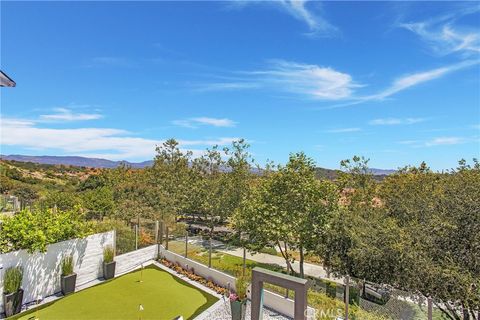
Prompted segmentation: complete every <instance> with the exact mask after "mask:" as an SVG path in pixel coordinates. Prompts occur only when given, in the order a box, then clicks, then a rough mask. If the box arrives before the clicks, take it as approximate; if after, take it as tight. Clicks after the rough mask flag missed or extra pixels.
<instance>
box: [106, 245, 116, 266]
mask: <svg viewBox="0 0 480 320" xmlns="http://www.w3.org/2000/svg"><path fill="white" fill-rule="evenodd" d="M114 257H115V250H114V249H113V247H112V246H106V247H105V248H103V262H105V263H110V262H113V258H114Z"/></svg>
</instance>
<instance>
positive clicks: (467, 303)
mask: <svg viewBox="0 0 480 320" xmlns="http://www.w3.org/2000/svg"><path fill="white" fill-rule="evenodd" d="M356 159H357V161H354V163H356V164H355V166H353V167H352V166H350V167H348V168H349V170H352V171H353V173H352V175H350V176H349V175H348V172H347V173H345V176H344V180H342V183H343V186H344V187H345V188H346V189H347V188H348V192H344V195H343V198H342V202H343V205H342V208H341V210H340V211H339V212H338V214H336V215H334V216H333V219H332V221H331V223H330V227H329V229H328V232H327V237H326V238H327V241H326V244H325V246H324V247H322V250H320V254H321V256H322V258H323V261H324V262H325V264H326V265H327V266H328V267H330V268H331V270H332V271H333V272H334V273H336V274H341V275H344V274H349V275H351V276H354V277H357V278H361V279H366V280H369V281H373V282H377V283H385V284H389V285H392V286H394V287H398V288H400V289H404V290H407V291H410V292H416V293H419V294H422V295H424V296H430V297H432V298H433V300H434V303H435V304H436V306H437V307H438V308H439V309H441V310H442V311H443V312H444V313H445V314H448V316H449V317H450V318H452V319H460V315H464V316H465V317H467V315H470V317H473V315H474V314H475V312H476V310H478V309H480V294H479V288H480V255H479V254H478V252H479V248H480V236H479V232H478V230H480V219H479V217H480V205H479V203H480V201H479V200H480V166H479V164H478V162H477V161H476V160H474V165H473V166H469V165H467V164H466V162H465V161H461V162H460V164H459V167H458V168H457V169H454V170H451V171H449V172H447V173H435V172H432V171H431V170H430V169H429V168H428V167H427V166H426V164H425V163H422V164H421V165H420V166H419V167H407V168H404V169H402V170H400V171H399V172H397V173H395V174H393V175H390V176H388V177H387V178H385V180H384V181H383V182H382V183H381V184H377V183H375V182H373V181H372V180H371V177H370V175H369V174H368V170H367V167H366V163H365V162H362V160H361V159H360V158H356ZM346 189H344V191H345V190H346Z"/></svg>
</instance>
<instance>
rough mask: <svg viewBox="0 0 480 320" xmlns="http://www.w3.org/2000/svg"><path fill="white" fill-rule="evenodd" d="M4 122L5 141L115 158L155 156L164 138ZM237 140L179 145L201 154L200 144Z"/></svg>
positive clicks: (227, 140)
mask: <svg viewBox="0 0 480 320" xmlns="http://www.w3.org/2000/svg"><path fill="white" fill-rule="evenodd" d="M0 124H1V126H0V127H1V131H0V132H1V144H2V145H5V146H7V145H8V146H16V147H21V148H26V149H32V150H45V151H51V152H55V153H56V154H61V153H63V154H68V155H83V156H95V157H103V158H107V159H113V160H121V159H151V158H152V157H153V156H154V155H155V146H156V145H159V144H161V143H162V142H163V141H164V140H163V139H159V140H157V139H148V138H142V137H138V136H135V134H134V133H132V132H129V131H125V130H119V129H114V128H92V127H88V128H75V129H59V128H48V127H47V128H45V127H40V126H39V125H38V124H37V123H35V122H34V121H30V120H22V119H9V118H3V117H2V118H0ZM234 140H238V138H236V137H233V138H231V137H222V138H216V139H198V140H181V139H180V140H179V145H180V147H181V148H182V149H184V150H185V149H188V150H192V151H193V152H194V155H199V154H201V153H202V152H203V150H202V148H200V149H196V148H198V147H208V146H213V145H219V146H224V145H228V144H230V143H231V142H232V141H234Z"/></svg>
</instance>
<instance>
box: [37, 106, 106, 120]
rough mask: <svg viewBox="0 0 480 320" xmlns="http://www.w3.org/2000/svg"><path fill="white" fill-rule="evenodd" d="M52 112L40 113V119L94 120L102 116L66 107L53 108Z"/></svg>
mask: <svg viewBox="0 0 480 320" xmlns="http://www.w3.org/2000/svg"><path fill="white" fill-rule="evenodd" d="M54 111H55V113H53V114H42V115H41V116H40V119H42V120H50V121H83V120H96V119H100V118H102V117H103V116H102V115H101V114H99V113H74V112H72V110H70V109H67V108H55V109H54Z"/></svg>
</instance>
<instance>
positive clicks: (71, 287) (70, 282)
mask: <svg viewBox="0 0 480 320" xmlns="http://www.w3.org/2000/svg"><path fill="white" fill-rule="evenodd" d="M76 283H77V274H76V273H72V274H69V275H68V276H62V277H61V278H60V284H61V286H62V293H63V295H64V296H66V295H67V294H70V293H74V292H75V284H76Z"/></svg>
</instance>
